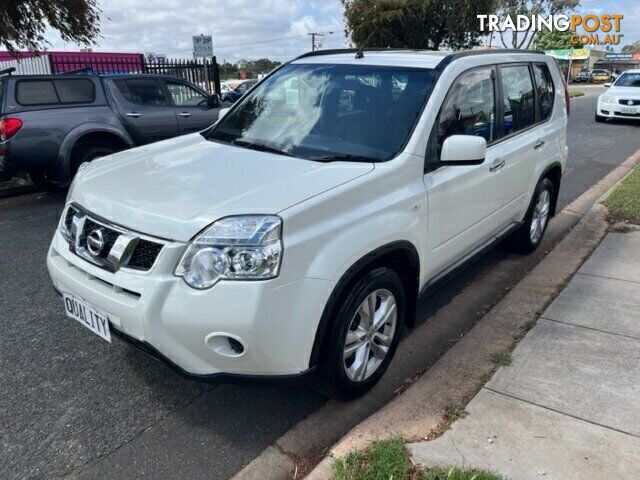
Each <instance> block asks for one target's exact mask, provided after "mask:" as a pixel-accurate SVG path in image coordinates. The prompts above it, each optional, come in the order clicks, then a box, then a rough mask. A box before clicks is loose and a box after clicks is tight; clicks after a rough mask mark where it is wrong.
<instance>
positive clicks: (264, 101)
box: [203, 64, 437, 161]
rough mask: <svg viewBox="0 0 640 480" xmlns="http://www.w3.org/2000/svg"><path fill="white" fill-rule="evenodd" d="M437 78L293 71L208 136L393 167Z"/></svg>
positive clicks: (370, 69) (253, 95)
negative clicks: (391, 160) (390, 163)
mask: <svg viewBox="0 0 640 480" xmlns="http://www.w3.org/2000/svg"><path fill="white" fill-rule="evenodd" d="M436 79H437V74H436V72H435V71H434V70H427V69H417V68H405V67H385V66H372V65H318V64H288V65H285V66H284V67H282V68H281V69H279V70H278V71H277V72H275V73H274V74H273V75H271V76H270V77H268V78H267V79H266V80H265V81H263V82H262V83H261V84H260V85H258V86H257V87H256V88H255V89H254V90H253V91H252V92H250V93H249V94H247V95H246V96H245V97H244V98H242V99H241V101H240V104H239V105H237V106H236V107H235V108H233V110H232V111H230V112H229V113H228V114H227V115H226V116H225V117H223V118H222V120H220V121H219V122H218V123H216V124H215V125H214V126H213V127H211V128H210V129H209V130H207V131H205V132H203V135H204V136H205V138H207V139H208V140H214V141H219V142H224V143H231V144H236V145H239V146H242V147H245V148H255V149H262V150H266V151H271V152H274V153H281V154H284V155H291V156H296V157H300V158H305V159H309V160H318V161H331V160H351V161H381V160H387V159H389V158H391V157H393V156H395V155H396V154H397V153H398V151H399V150H400V149H401V148H402V146H403V145H404V143H405V141H406V140H407V137H408V136H409V134H410V132H411V130H412V128H413V125H414V123H415V122H416V119H417V117H418V115H419V113H420V111H421V110H422V106H423V105H424V104H425V103H426V101H427V99H428V97H429V95H430V94H431V91H432V89H433V86H434V84H435V82H436Z"/></svg>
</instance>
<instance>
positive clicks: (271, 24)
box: [46, 0, 640, 62]
mask: <svg viewBox="0 0 640 480" xmlns="http://www.w3.org/2000/svg"><path fill="white" fill-rule="evenodd" d="M99 4H100V8H101V9H102V12H103V14H102V23H101V30H102V37H101V38H99V39H98V44H97V45H96V46H94V47H93V49H94V51H105V52H106V51H120V52H136V53H146V52H153V53H155V54H166V55H167V56H169V57H174V58H188V57H190V56H191V45H192V40H191V37H192V36H193V35H198V34H205V35H212V36H213V45H214V54H215V55H216V56H217V58H218V61H219V62H220V61H222V60H228V61H231V62H234V61H236V60H238V59H240V58H247V59H258V58H264V57H267V58H271V59H274V60H281V61H283V60H287V59H289V58H292V57H294V56H296V55H298V54H300V53H303V52H306V51H308V50H310V49H311V38H310V37H309V35H307V33H309V32H333V33H332V34H329V35H327V36H325V37H322V42H323V45H322V48H342V47H347V46H349V42H348V39H347V38H345V35H344V23H343V15H342V14H343V7H342V4H341V2H340V0H224V1H223V0H153V1H152V0H99ZM577 13H582V14H586V13H594V14H597V15H601V14H605V13H622V14H623V15H624V17H625V18H624V20H623V21H622V32H621V33H623V34H624V38H623V43H624V44H626V43H632V42H634V41H637V40H640V21H638V19H640V0H582V2H581V7H580V8H579V10H578V11H577ZM46 38H47V39H48V40H49V41H50V42H51V47H50V48H49V49H50V50H77V48H78V47H77V46H76V45H73V44H69V43H67V44H65V43H64V42H62V41H61V40H60V37H59V36H58V35H57V33H56V32H53V31H48V32H47V34H46Z"/></svg>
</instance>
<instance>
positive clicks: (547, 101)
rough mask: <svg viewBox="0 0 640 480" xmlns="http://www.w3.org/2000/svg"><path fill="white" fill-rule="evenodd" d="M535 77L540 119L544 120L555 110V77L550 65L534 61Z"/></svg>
mask: <svg viewBox="0 0 640 480" xmlns="http://www.w3.org/2000/svg"><path fill="white" fill-rule="evenodd" d="M533 78H534V79H535V81H536V91H537V94H538V109H539V111H540V120H541V121H544V120H546V119H547V118H549V117H550V116H551V112H552V111H553V98H554V95H553V79H552V78H551V72H550V71H549V67H548V66H547V65H546V64H544V63H534V64H533Z"/></svg>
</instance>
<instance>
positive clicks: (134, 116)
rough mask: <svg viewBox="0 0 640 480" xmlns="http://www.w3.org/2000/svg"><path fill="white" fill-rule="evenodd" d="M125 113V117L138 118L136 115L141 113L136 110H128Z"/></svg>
mask: <svg viewBox="0 0 640 480" xmlns="http://www.w3.org/2000/svg"><path fill="white" fill-rule="evenodd" d="M126 115H127V117H132V118H138V117H140V116H141V115H142V114H141V113H138V112H129V113H127V114H126Z"/></svg>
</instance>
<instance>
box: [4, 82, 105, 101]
mask: <svg viewBox="0 0 640 480" xmlns="http://www.w3.org/2000/svg"><path fill="white" fill-rule="evenodd" d="M95 95H96V92H95V86H94V84H93V82H92V81H91V80H86V79H81V78H69V79H55V80H53V79H52V80H20V81H19V82H18V83H17V84H16V100H17V101H18V103H19V104H21V105H58V104H70V103H91V102H93V101H94V100H95Z"/></svg>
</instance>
